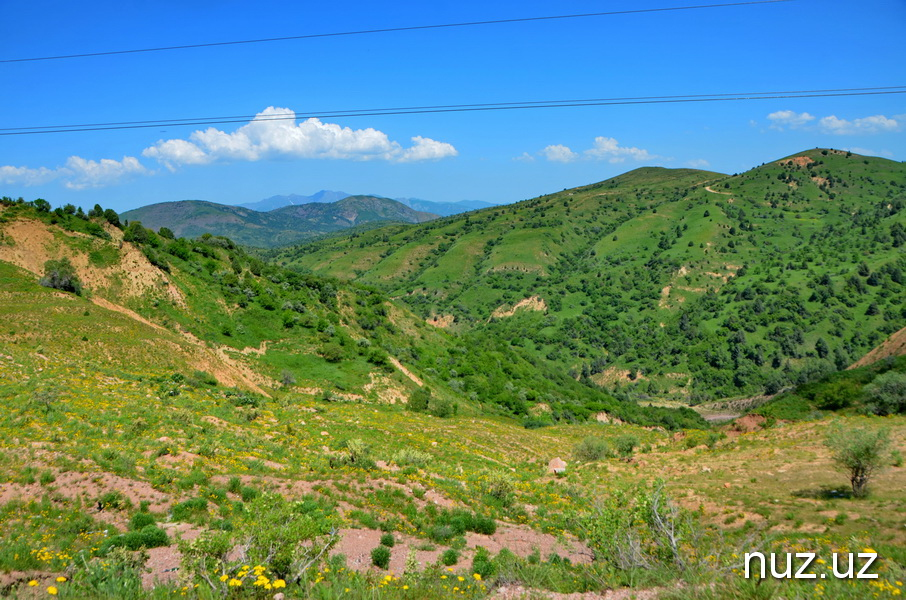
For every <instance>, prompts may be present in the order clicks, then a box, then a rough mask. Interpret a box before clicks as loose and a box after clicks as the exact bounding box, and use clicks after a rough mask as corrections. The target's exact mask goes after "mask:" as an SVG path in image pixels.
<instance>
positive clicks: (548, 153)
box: [539, 144, 579, 163]
mask: <svg viewBox="0 0 906 600" xmlns="http://www.w3.org/2000/svg"><path fill="white" fill-rule="evenodd" d="M539 154H541V155H542V156H544V158H546V159H547V160H550V161H553V162H562V163H568V162H572V161H574V160H576V159H577V158H579V155H578V154H576V153H575V152H573V151H572V150H570V149H569V147H567V146H564V145H563V144H554V145H551V146H547V147H546V148H545V149H544V150H542V151H541V152H540V153H539Z"/></svg>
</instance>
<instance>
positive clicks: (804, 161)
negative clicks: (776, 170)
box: [778, 156, 815, 167]
mask: <svg viewBox="0 0 906 600" xmlns="http://www.w3.org/2000/svg"><path fill="white" fill-rule="evenodd" d="M813 162H815V161H814V159H812V158H809V157H808V156H794V157H793V158H788V159H786V160H781V161H778V163H779V164H781V165H796V166H797V167H804V166H806V165H809V164H811V163H813Z"/></svg>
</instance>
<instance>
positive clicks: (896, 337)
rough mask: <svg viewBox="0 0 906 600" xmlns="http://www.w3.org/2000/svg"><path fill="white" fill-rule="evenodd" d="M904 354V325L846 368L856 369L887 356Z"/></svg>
mask: <svg viewBox="0 0 906 600" xmlns="http://www.w3.org/2000/svg"><path fill="white" fill-rule="evenodd" d="M904 354H906V327H904V328H903V329H901V330H899V331H896V332H894V333H892V334H891V335H890V337H888V338H887V339H886V340H884V341H883V342H881V343H880V344H879V345H878V346H877V347H876V348H875V349H874V350H872V351H871V352H869V353H868V354H866V355H865V356H863V357H862V358H860V359H859V360H857V361H856V362H854V363H853V364H851V365H850V366H849V367H847V369H857V368H859V367H865V366H868V365H870V364H873V363H876V362H878V361H879V360H883V359H885V358H887V357H888V356H902V355H904Z"/></svg>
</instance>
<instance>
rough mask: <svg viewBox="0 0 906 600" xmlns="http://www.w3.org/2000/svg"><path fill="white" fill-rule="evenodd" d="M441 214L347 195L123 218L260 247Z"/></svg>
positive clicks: (163, 208)
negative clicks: (261, 207)
mask: <svg viewBox="0 0 906 600" xmlns="http://www.w3.org/2000/svg"><path fill="white" fill-rule="evenodd" d="M436 217H437V215H433V214H429V213H425V212H420V211H416V210H413V209H411V208H409V207H408V206H405V205H404V204H402V203H400V202H397V201H395V200H391V199H390V198H381V197H377V196H347V197H345V198H342V199H340V200H337V201H335V202H330V203H308V204H299V205H289V206H283V207H281V208H276V209H274V210H271V211H268V212H259V211H256V210H253V209H250V208H246V207H242V206H230V205H226V204H217V203H215V202H208V201H204V200H181V201H176V202H162V203H158V204H151V205H148V206H143V207H141V208H137V209H133V210H130V211H126V212H125V213H123V214H122V218H123V219H125V220H129V221H140V222H141V223H142V224H143V225H145V226H146V227H150V228H151V229H154V230H159V229H160V228H161V227H166V228H168V229H170V230H171V231H173V233H174V234H175V235H176V236H177V237H197V236H200V235H203V234H205V233H210V234H212V235H223V236H226V237H229V238H231V239H233V240H234V241H236V242H237V243H240V244H244V245H248V246H257V247H274V246H279V245H284V244H291V243H298V242H299V241H302V240H305V239H310V238H313V237H316V236H318V235H321V234H324V233H330V232H333V231H337V230H340V229H343V228H346V227H353V226H357V225H363V224H373V223H375V222H383V221H387V222H405V223H421V222H424V221H428V220H431V219H434V218H436Z"/></svg>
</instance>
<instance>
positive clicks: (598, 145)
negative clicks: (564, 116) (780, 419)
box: [513, 136, 658, 163]
mask: <svg viewBox="0 0 906 600" xmlns="http://www.w3.org/2000/svg"><path fill="white" fill-rule="evenodd" d="M535 156H541V157H543V158H546V159H547V160H549V161H551V162H561V163H568V162H574V161H577V160H606V161H608V162H611V163H622V162H626V160H627V159H628V160H635V161H644V160H653V159H655V158H658V157H657V156H656V155H654V154H651V153H650V152H648V151H647V150H644V149H642V148H636V147H634V146H633V147H628V146H621V145H620V143H619V142H618V141H617V140H616V139H614V138H611V137H603V136H598V137H596V138H595V144H594V146H592V147H591V148H589V149H587V150H583V151H582V152H574V151H573V150H572V149H571V148H570V147H569V146H564V145H563V144H551V145H550V146H546V147H545V148H543V149H542V150H541V151H540V152H537V153H536V154H535ZM513 160H519V161H523V162H530V161H533V160H535V159H534V156H533V155H531V154H529V153H528V152H523V153H522V156H517V157H516V158H515V159H513Z"/></svg>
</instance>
